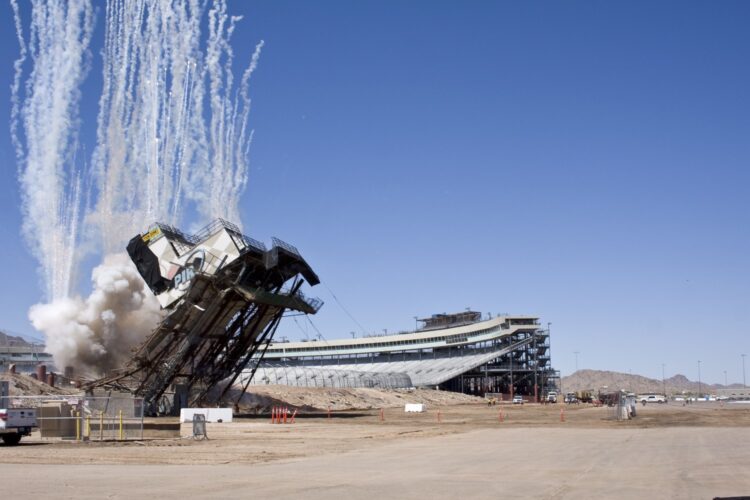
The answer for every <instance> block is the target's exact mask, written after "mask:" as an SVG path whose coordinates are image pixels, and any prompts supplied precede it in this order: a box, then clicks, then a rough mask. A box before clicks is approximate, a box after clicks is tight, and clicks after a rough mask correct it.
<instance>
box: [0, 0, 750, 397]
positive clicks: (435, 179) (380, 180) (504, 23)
mask: <svg viewBox="0 0 750 500" xmlns="http://www.w3.org/2000/svg"><path fill="white" fill-rule="evenodd" d="M0 9H2V10H3V12H4V15H2V16H0V37H1V43H0V67H2V68H5V69H4V70H3V71H0V89H2V90H0V116H3V117H6V118H5V119H4V120H0V122H1V123H2V125H0V127H1V128H0V164H1V165H2V174H1V175H2V179H1V181H0V238H2V241H4V242H5V244H4V253H5V265H4V266H3V270H2V274H1V276H2V282H3V286H2V287H0V303H1V304H2V306H1V307H2V310H1V311H2V316H0V328H7V329H10V330H13V331H17V332H21V333H30V332H31V331H32V329H31V326H30V325H29V324H28V320H27V318H26V314H27V310H28V307H29V306H30V305H32V304H33V303H35V302H37V301H38V300H39V299H40V297H41V289H40V287H39V286H38V280H37V277H36V274H35V267H36V263H35V262H34V260H33V259H32V257H31V256H30V255H29V252H28V250H27V249H26V248H25V246H24V244H23V242H22V240H21V238H20V236H19V234H20V223H21V220H20V212H19V203H20V201H19V192H18V183H17V181H16V164H15V160H14V154H13V150H12V147H11V144H10V137H9V136H10V134H9V130H8V117H9V115H10V111H9V105H10V100H9V96H10V91H9V86H10V83H11V78H12V64H13V61H14V59H15V58H16V57H17V53H18V45H17V42H16V40H15V35H14V29H13V25H12V15H11V10H10V7H9V6H8V5H7V4H6V5H3V6H2V7H0ZM230 10H231V11H232V12H234V13H238V14H244V15H245V19H244V20H243V21H242V22H241V24H240V26H239V28H238V30H237V32H236V34H235V44H234V46H235V51H236V53H237V57H238V59H239V60H240V61H241V62H242V64H243V65H244V64H246V61H247V60H248V59H249V57H250V54H251V53H252V50H253V47H254V46H255V43H256V42H257V41H258V40H260V39H264V40H265V42H266V45H265V48H264V51H263V55H262V58H261V63H260V66H259V68H258V71H257V72H256V73H255V74H254V76H253V78H254V80H253V84H252V88H251V94H252V97H253V99H254V101H253V111H252V114H251V118H250V121H251V125H252V127H253V128H254V129H255V139H254V143H253V146H252V149H251V178H250V183H249V186H248V190H247V192H246V194H245V196H244V200H243V203H242V207H243V214H244V221H245V225H246V229H247V232H248V233H249V234H250V235H252V236H254V237H256V238H258V239H261V240H265V241H268V240H269V239H270V237H271V236H278V237H281V238H282V239H285V240H287V241H289V242H291V243H293V244H295V245H296V246H297V247H298V248H299V249H300V250H301V251H302V252H303V254H304V255H305V257H306V258H307V259H308V261H309V262H310V263H311V264H312V265H313V266H314V268H315V269H316V270H317V271H318V273H319V274H320V276H321V278H322V280H323V282H324V283H325V285H327V286H328V287H330V289H331V290H332V291H333V292H334V293H335V294H336V296H337V297H338V298H339V300H340V301H341V302H342V303H343V304H344V305H345V306H346V308H347V309H348V310H349V311H350V312H351V314H352V315H353V316H354V317H355V318H356V319H357V320H358V321H359V322H360V323H361V324H362V325H364V326H365V328H367V329H368V330H369V331H382V330H383V329H388V331H389V332H393V331H397V330H400V329H407V328H411V327H413V326H414V320H413V317H414V316H425V315H429V314H431V313H435V312H452V311H460V310H463V309H464V308H466V307H472V308H474V309H476V310H479V311H483V312H485V313H486V312H492V313H498V312H510V313H516V314H531V315H538V316H540V317H541V320H542V322H543V323H545V324H546V323H547V322H551V323H552V358H553V364H554V366H555V367H556V368H558V369H561V370H562V372H563V374H568V373H570V372H572V371H573V370H574V369H575V357H574V354H573V353H574V352H575V351H579V352H580V354H579V357H578V366H579V368H593V369H609V370H616V371H622V372H627V371H629V370H631V371H632V372H633V373H639V374H643V375H646V376H651V377H657V378H658V377H661V364H662V363H665V364H666V374H667V376H670V375H672V374H675V373H683V374H685V375H687V376H688V377H689V378H691V379H697V375H698V373H697V371H698V367H697V365H698V363H697V361H698V360H701V361H702V363H701V376H702V379H703V380H704V381H708V382H717V383H723V381H724V370H726V371H727V373H728V378H729V381H730V383H731V382H741V381H742V370H741V359H740V353H743V352H744V353H748V354H750V317H749V316H750V314H749V313H750V265H749V263H748V256H750V217H749V213H750V212H749V209H750V168H749V167H750V30H748V28H747V26H748V21H749V20H750V3H747V2H731V1H727V2H682V1H680V2H620V3H614V2H606V3H603V2H565V3H561V2H549V3H540V2H470V3H468V2H396V1H385V2H384V1H377V2H375V1H369V2H366V1H363V2H346V1H341V2H330V1H321V2H301V1H300V2H287V1H277V0H274V1H262V2H258V1H250V2H231V3H230ZM23 11H24V13H25V14H26V15H27V16H28V7H27V6H25V5H24V6H23ZM26 19H27V20H28V17H27V18H26ZM101 27H102V23H101V13H100V22H99V24H98V28H99V30H98V31H97V36H98V37H99V38H98V39H97V42H96V43H97V48H96V50H95V61H94V63H95V66H94V69H93V70H92V72H91V74H90V76H89V79H88V80H87V83H86V86H85V88H84V96H85V102H84V103H83V111H82V118H83V122H84V124H83V129H82V141H83V142H84V143H85V144H86V145H87V149H88V151H89V152H90V151H91V149H92V148H93V145H94V129H95V120H96V100H97V99H98V96H99V93H100V82H101V79H100V75H99V68H98V64H99V57H98V50H99V49H98V47H99V46H100V43H101V34H102V33H101ZM238 69H239V67H238ZM80 290H81V291H82V292H85V291H87V290H88V282H87V277H85V279H83V280H81V285H80ZM313 292H316V293H317V294H318V295H319V296H320V297H321V298H322V299H324V300H325V301H326V305H325V306H324V308H323V310H321V312H320V313H319V314H318V315H317V316H316V317H314V318H313V321H314V323H315V324H316V326H317V327H318V328H319V329H320V330H321V331H322V332H323V334H324V335H325V337H326V338H328V339H332V338H338V337H346V336H348V335H349V332H350V331H359V327H358V325H357V324H356V323H354V322H353V321H352V320H351V319H350V318H349V317H348V315H347V314H345V312H344V311H343V310H342V309H341V308H340V307H339V306H338V305H337V303H336V302H335V301H334V300H333V298H332V297H331V295H330V293H329V292H328V290H327V289H326V288H325V287H324V286H323V285H321V286H319V287H318V288H317V289H313ZM310 333H311V334H313V333H314V332H312V330H311V331H310ZM278 334H279V335H286V336H288V337H290V338H300V337H301V336H302V333H301V332H300V329H299V328H298V326H297V325H296V324H295V323H294V322H293V321H291V320H289V321H286V322H285V324H284V325H283V326H282V328H281V329H280V331H279V333H278ZM748 368H749V369H750V363H749V364H748Z"/></svg>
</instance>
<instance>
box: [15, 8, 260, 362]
mask: <svg viewBox="0 0 750 500" xmlns="http://www.w3.org/2000/svg"><path fill="white" fill-rule="evenodd" d="M11 3H12V7H13V12H14V19H15V23H16V32H17V36H18V38H19V43H20V55H19V59H18V60H17V61H16V63H15V65H14V70H15V76H14V81H13V85H12V97H11V101H12V110H11V135H12V138H13V141H14V144H15V146H16V148H17V151H18V162H19V166H20V167H19V179H20V184H21V191H22V199H23V207H22V212H23V216H24V222H23V228H24V229H23V230H24V235H25V236H26V239H27V241H28V243H29V246H30V247H31V249H32V252H34V255H35V257H36V258H37V259H38V260H39V263H40V268H41V269H40V274H41V276H42V277H43V279H44V280H45V287H46V298H47V300H50V301H52V302H51V303H50V304H44V305H37V306H34V307H33V308H32V310H31V312H30V316H31V319H32V321H33V324H34V325H35V326H36V327H37V328H40V329H42V330H43V331H44V332H45V333H46V334H47V337H48V346H49V349H50V351H51V352H52V353H53V354H54V355H55V358H56V362H57V363H58V365H60V366H67V365H72V366H77V367H79V368H81V367H86V368H89V369H94V368H97V367H98V368H100V369H105V368H108V367H111V366H114V364H113V363H116V362H119V361H120V360H121V359H122V357H123V353H126V352H127V349H125V348H126V347H130V346H132V345H133V343H134V342H137V341H138V340H140V339H142V338H143V337H144V336H145V335H147V334H148V333H149V331H150V330H151V328H152V327H153V326H154V325H155V323H156V321H157V319H158V318H157V317H156V316H154V315H153V314H152V312H153V311H152V308H151V305H148V303H149V301H148V300H147V299H145V298H143V297H141V296H140V295H138V294H137V293H136V292H135V291H134V290H135V288H133V287H134V286H136V285H137V284H138V283H142V280H141V279H140V277H138V278H137V279H135V277H134V276H137V275H132V273H133V272H134V270H133V269H130V270H126V269H125V268H126V267H127V266H126V265H124V264H122V263H120V262H115V261H113V260H112V259H114V258H113V257H106V258H105V264H103V265H102V266H100V267H98V268H96V269H95V271H94V284H95V289H94V291H93V292H92V295H91V296H90V297H89V298H87V299H81V298H71V297H72V293H71V288H72V286H73V276H75V274H76V265H77V263H78V260H80V258H81V254H82V248H83V247H84V241H83V238H82V236H81V235H80V231H79V224H80V222H82V221H85V222H86V236H87V240H86V245H85V246H87V247H94V248H96V249H98V251H100V252H101V253H102V254H103V255H109V254H112V253H115V252H119V251H121V250H122V249H123V248H124V246H125V244H126V242H127V240H129V239H130V238H131V237H132V236H133V235H135V234H137V233H139V232H141V231H143V230H144V229H145V228H146V227H147V226H148V225H149V224H150V223H152V222H154V221H159V222H165V223H168V224H172V225H178V226H179V225H182V224H184V223H186V221H184V220H183V218H184V217H183V214H184V213H185V212H188V213H196V214H197V215H198V217H199V218H200V219H201V220H198V221H192V224H193V225H195V224H200V223H203V222H206V221H208V220H210V219H212V218H215V217H222V218H226V219H229V220H232V221H233V222H235V223H237V224H241V220H240V216H239V200H240V197H241V195H242V193H243V192H244V189H245V186H246V184H247V172H248V161H247V157H248V148H249V145H250V142H251V139H252V135H253V134H252V131H249V130H248V128H247V123H248V116H249V112H250V98H249V93H248V86H249V82H250V77H251V75H252V73H253V71H254V70H255V68H256V67H257V63H258V59H259V56H260V50H261V48H262V46H263V42H260V43H259V44H258V45H257V46H256V48H255V52H254V54H253V55H252V58H251V62H250V65H249V67H248V68H247V69H246V70H245V72H244V73H243V76H242V79H241V81H240V85H239V87H238V88H235V86H234V77H233V73H232V64H233V58H234V53H233V50H232V47H231V45H230V41H231V37H232V34H233V32H234V29H235V25H236V23H237V22H238V21H239V19H240V18H239V17H232V16H230V15H229V14H228V13H227V6H226V1H225V0H215V1H214V2H213V3H212V6H211V8H210V9H208V12H206V3H205V1H200V0H185V1H184V2H176V1H166V0H108V1H107V6H106V12H105V15H104V22H105V26H104V28H105V29H104V46H103V49H102V52H101V54H102V80H103V87H102V93H101V96H100V97H99V113H98V116H97V135H96V140H97V143H96V147H95V149H94V152H93V155H92V157H91V175H89V174H88V172H85V171H84V172H81V170H80V169H79V168H78V167H77V166H76V164H75V151H76V148H77V138H78V128H79V119H78V104H79V101H80V92H81V91H80V89H81V84H82V82H83V79H84V77H85V75H86V70H87V67H88V60H89V57H88V53H89V52H88V51H89V44H90V41H91V36H92V30H93V27H94V8H93V6H92V4H91V0H67V1H66V0H49V1H46V2H44V1H42V0H34V1H33V2H32V8H31V12H32V14H31V21H30V28H29V35H28V39H25V38H24V33H23V29H22V22H21V16H20V14H19V8H18V5H17V4H16V0H11ZM202 25H205V26H206V27H207V28H208V29H207V31H208V32H207V33H206V34H204V33H203V32H202ZM28 60H30V61H31V66H32V69H31V72H30V74H29V76H28V78H27V80H26V82H25V87H24V88H23V91H22V89H21V80H22V75H23V68H24V65H25V64H27V61H28ZM19 129H20V130H21V132H22V134H19V133H18V131H19ZM91 176H93V185H92V187H90V188H89V185H90V184H91V181H92V177H91ZM82 186H84V187H83V188H82ZM82 200H89V203H87V204H86V210H85V211H84V210H83V203H82ZM191 209H192V211H191ZM112 269H117V270H118V271H117V272H118V273H120V275H121V278H118V279H119V280H120V281H118V280H115V282H117V283H120V282H121V281H122V280H124V282H127V283H128V285H127V286H126V287H125V288H121V287H119V285H118V286H114V285H113V286H109V285H107V282H106V280H104V282H102V283H100V280H99V277H100V276H104V275H106V276H110V273H112V272H115V271H111V270H112ZM107 270H110V271H107ZM125 276H127V277H125ZM131 278H133V280H134V281H132V282H131ZM113 279H114V278H113ZM138 286H140V285H138ZM126 290H129V292H126ZM127 293H131V295H132V296H130V300H131V302H128V301H127V300H124V299H123V298H122V297H121V296H120V294H125V295H127ZM138 293H140V292H138ZM146 295H147V296H148V297H151V295H150V292H147V294H146ZM113 297H114V298H113ZM118 297H119V298H118ZM111 301H115V302H116V303H117V304H119V306H117V307H110V306H109V305H108V304H109V303H110V302H111ZM136 305H140V306H142V307H145V309H144V318H146V319H144V320H141V319H134V318H139V316H138V313H137V312H135V311H136V310H135V309H132V308H133V307H135V306H136ZM105 306H106V308H105V309H102V308H103V307H105ZM105 311H108V312H105ZM120 314H125V316H124V317H123V318H120V317H119V315H120ZM123 322H124V323H123ZM126 323H127V325H128V328H130V329H129V330H128V331H127V332H126V333H123V332H122V331H121V328H120V327H121V326H122V325H125V324H126ZM113 325H114V326H113ZM112 332H120V333H118V334H117V335H121V336H122V339H121V340H122V342H120V341H119V340H113V339H112V338H110V337H111V336H112V335H114V334H113V333H112ZM123 349H125V351H123Z"/></svg>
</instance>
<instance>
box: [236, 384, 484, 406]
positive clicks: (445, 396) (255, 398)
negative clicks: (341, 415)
mask: <svg viewBox="0 0 750 500" xmlns="http://www.w3.org/2000/svg"><path fill="white" fill-rule="evenodd" d="M482 401H484V400H483V399H482V398H478V397H476V396H469V395H467V394H459V393H455V392H447V391H435V390H431V389H414V390H407V389H365V388H356V389H343V388H342V389H334V388H327V387H290V386H284V385H267V386H254V387H251V388H250V390H249V391H248V394H245V395H244V396H243V398H242V401H241V403H240V407H241V408H242V409H244V410H249V411H265V410H267V409H268V408H270V407H272V406H275V405H279V404H284V405H287V406H289V407H292V408H300V409H303V410H326V409H328V408H330V409H331V410H334V411H340V410H369V409H373V408H397V407H402V406H403V405H404V404H406V403H422V404H425V405H426V406H427V407H430V406H450V405H462V404H471V403H481V402H482Z"/></svg>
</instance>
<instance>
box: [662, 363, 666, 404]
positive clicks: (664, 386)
mask: <svg viewBox="0 0 750 500" xmlns="http://www.w3.org/2000/svg"><path fill="white" fill-rule="evenodd" d="M661 390H662V392H664V397H665V398H666V397H667V383H666V382H665V381H664V363H662V364H661Z"/></svg>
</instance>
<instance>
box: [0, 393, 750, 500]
mask: <svg viewBox="0 0 750 500" xmlns="http://www.w3.org/2000/svg"><path fill="white" fill-rule="evenodd" d="M561 411H562V415H561ZM612 415H613V411H612V409H611V408H606V407H593V406H588V405H580V406H575V405H573V406H569V405H562V404H558V405H536V404H525V405H509V404H504V405H498V406H487V405H486V404H481V403H473V404H463V405H445V406H434V405H433V406H430V407H429V408H428V411H426V412H424V413H415V414H406V413H404V411H403V408H402V407H401V408H394V407H388V408H384V409H383V411H382V418H381V411H380V409H372V410H349V411H341V412H333V413H332V415H331V418H329V417H328V415H327V412H321V411H319V410H316V411H310V412H303V413H302V414H301V415H299V416H298V417H297V418H296V421H295V423H294V424H291V423H287V424H272V423H271V422H270V419H269V418H268V417H267V416H262V417H261V416H255V415H248V416H246V417H244V418H236V419H235V420H234V422H232V423H217V424H208V426H207V434H208V439H207V440H200V441H198V440H193V439H192V438H191V437H190V434H191V425H190V424H183V425H182V426H181V434H182V436H183V437H179V438H177V437H174V438H166V439H157V438H155V439H147V440H143V441H129V442H103V443H99V442H95V441H94V442H80V443H76V442H63V441H59V440H44V439H41V438H40V437H39V436H38V434H35V435H33V436H31V438H30V439H26V438H25V440H24V441H22V444H21V445H20V446H17V447H7V446H0V477H2V479H3V494H4V495H7V496H8V498H20V499H23V498H47V497H49V496H52V495H54V496H55V498H75V499H89V498H91V499H99V498H134V497H136V498H144V497H153V498H211V499H213V498H232V499H237V498H250V497H261V496H263V497H266V496H274V497H282V498H287V497H292V496H294V497H300V498H320V499H329V498H331V497H336V496H340V497H342V498H389V497H390V498H420V499H422V498H425V497H427V498H440V499H442V498H446V499H448V498H451V499H452V498H458V497H466V498H549V499H558V498H570V499H578V498H618V499H619V498H623V499H626V498H634V499H639V500H641V499H643V498H714V497H738V496H741V495H750V475H748V474H747V471H748V470H750V405H719V404H711V403H706V404H705V405H704V404H694V405H690V406H682V405H678V404H664V405H649V406H646V407H643V406H638V415H637V417H636V418H635V419H633V420H630V421H616V420H614V419H613V417H612ZM157 420H158V422H160V423H164V422H168V421H170V419H157ZM171 421H174V419H171Z"/></svg>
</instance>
